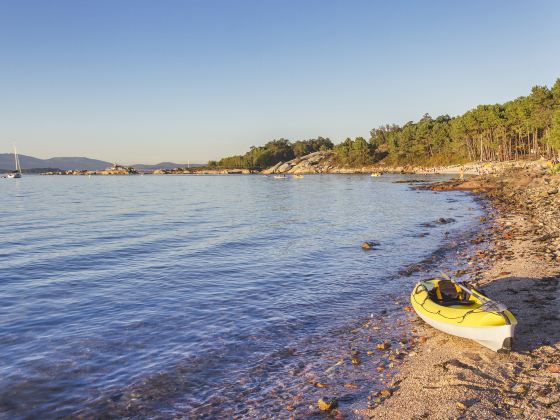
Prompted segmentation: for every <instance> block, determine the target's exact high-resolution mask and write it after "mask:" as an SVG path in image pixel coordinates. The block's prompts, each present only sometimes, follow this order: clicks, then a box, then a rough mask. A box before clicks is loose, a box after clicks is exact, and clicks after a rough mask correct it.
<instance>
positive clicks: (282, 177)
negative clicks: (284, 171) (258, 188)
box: [274, 175, 286, 179]
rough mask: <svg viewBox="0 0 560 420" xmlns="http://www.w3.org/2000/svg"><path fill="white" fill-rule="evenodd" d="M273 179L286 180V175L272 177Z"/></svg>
mask: <svg viewBox="0 0 560 420" xmlns="http://www.w3.org/2000/svg"><path fill="white" fill-rule="evenodd" d="M274 179H286V175H274Z"/></svg>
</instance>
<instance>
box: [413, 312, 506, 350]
mask: <svg viewBox="0 0 560 420" xmlns="http://www.w3.org/2000/svg"><path fill="white" fill-rule="evenodd" d="M416 313H417V314H418V316H419V317H420V318H422V319H423V320H424V322H426V323H427V324H429V325H431V326H432V327H434V328H436V329H438V330H440V331H443V332H444V333H447V334H450V335H455V336H457V337H462V338H468V339H471V340H474V341H476V342H477V343H479V344H481V345H483V346H484V347H487V348H489V349H490V350H492V351H499V350H504V351H507V350H510V348H511V341H512V339H513V334H514V330H515V325H501V326H493V327H467V326H462V325H455V324H449V323H447V322H441V321H437V320H435V319H433V318H430V317H427V316H425V315H424V314H422V313H420V312H419V311H416ZM507 339H509V340H507Z"/></svg>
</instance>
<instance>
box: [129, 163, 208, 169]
mask: <svg viewBox="0 0 560 420" xmlns="http://www.w3.org/2000/svg"><path fill="white" fill-rule="evenodd" d="M187 166H188V164H187V163H173V162H160V163H156V164H155V165H145V164H143V163H138V164H136V165H132V167H133V168H134V169H137V170H144V171H148V170H149V171H151V170H154V169H175V168H186V167H187ZM201 166H205V165H204V164H202V163H191V164H190V167H191V168H198V167H201Z"/></svg>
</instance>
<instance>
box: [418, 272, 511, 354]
mask: <svg viewBox="0 0 560 420" xmlns="http://www.w3.org/2000/svg"><path fill="white" fill-rule="evenodd" d="M410 301H411V303H412V307H413V308H414V310H415V311H416V313H417V314H418V316H419V317H420V318H422V319H423V320H424V321H425V322H426V323H428V324H430V325H431V326H432V327H434V328H437V329H438V330H441V331H443V332H445V333H447V334H452V335H456V336H458V337H463V338H469V339H471V340H474V341H476V342H478V343H480V344H482V345H483V346H485V347H488V348H489V349H491V350H493V351H498V352H505V351H509V350H511V345H512V341H513V334H514V330H515V326H516V325H517V320H516V319H515V316H514V315H513V314H512V313H511V312H510V311H509V310H507V308H506V307H505V306H504V305H502V304H501V303H498V302H495V301H493V300H491V299H489V298H488V297H487V296H485V295H484V294H482V293H481V292H480V291H478V290H476V289H474V288H473V287H470V286H467V285H466V284H463V283H456V282H453V281H451V280H450V279H430V280H424V281H421V282H419V283H417V284H416V286H415V287H414V290H413V291H412V294H411V296H410Z"/></svg>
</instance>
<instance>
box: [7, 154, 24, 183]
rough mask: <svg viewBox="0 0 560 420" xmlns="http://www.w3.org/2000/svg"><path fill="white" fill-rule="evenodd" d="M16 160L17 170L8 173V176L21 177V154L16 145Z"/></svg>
mask: <svg viewBox="0 0 560 420" xmlns="http://www.w3.org/2000/svg"><path fill="white" fill-rule="evenodd" d="M14 160H15V162H16V170H15V171H14V172H12V173H9V174H8V175H7V177H8V178H21V165H20V164H19V156H18V154H17V150H16V147H15V146H14Z"/></svg>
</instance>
